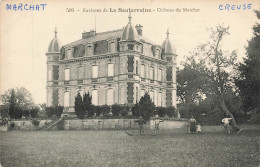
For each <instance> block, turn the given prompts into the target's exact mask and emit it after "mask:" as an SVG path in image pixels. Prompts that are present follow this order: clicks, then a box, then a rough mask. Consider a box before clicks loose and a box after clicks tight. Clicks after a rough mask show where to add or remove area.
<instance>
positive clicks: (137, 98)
mask: <svg viewBox="0 0 260 167" xmlns="http://www.w3.org/2000/svg"><path fill="white" fill-rule="evenodd" d="M135 90H136V91H135V94H136V99H135V101H136V102H138V100H139V97H138V96H139V95H138V93H139V92H138V87H136V89H135Z"/></svg>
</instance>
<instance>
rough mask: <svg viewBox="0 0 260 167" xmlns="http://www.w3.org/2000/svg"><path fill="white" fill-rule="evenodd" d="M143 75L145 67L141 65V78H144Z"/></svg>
mask: <svg viewBox="0 0 260 167" xmlns="http://www.w3.org/2000/svg"><path fill="white" fill-rule="evenodd" d="M144 73H145V66H144V65H143V64H142V65H141V77H142V78H144Z"/></svg>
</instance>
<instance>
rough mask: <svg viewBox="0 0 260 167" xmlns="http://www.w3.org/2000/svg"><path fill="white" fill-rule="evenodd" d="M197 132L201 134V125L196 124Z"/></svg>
mask: <svg viewBox="0 0 260 167" xmlns="http://www.w3.org/2000/svg"><path fill="white" fill-rule="evenodd" d="M197 132H198V133H201V125H200V124H199V123H198V124H197Z"/></svg>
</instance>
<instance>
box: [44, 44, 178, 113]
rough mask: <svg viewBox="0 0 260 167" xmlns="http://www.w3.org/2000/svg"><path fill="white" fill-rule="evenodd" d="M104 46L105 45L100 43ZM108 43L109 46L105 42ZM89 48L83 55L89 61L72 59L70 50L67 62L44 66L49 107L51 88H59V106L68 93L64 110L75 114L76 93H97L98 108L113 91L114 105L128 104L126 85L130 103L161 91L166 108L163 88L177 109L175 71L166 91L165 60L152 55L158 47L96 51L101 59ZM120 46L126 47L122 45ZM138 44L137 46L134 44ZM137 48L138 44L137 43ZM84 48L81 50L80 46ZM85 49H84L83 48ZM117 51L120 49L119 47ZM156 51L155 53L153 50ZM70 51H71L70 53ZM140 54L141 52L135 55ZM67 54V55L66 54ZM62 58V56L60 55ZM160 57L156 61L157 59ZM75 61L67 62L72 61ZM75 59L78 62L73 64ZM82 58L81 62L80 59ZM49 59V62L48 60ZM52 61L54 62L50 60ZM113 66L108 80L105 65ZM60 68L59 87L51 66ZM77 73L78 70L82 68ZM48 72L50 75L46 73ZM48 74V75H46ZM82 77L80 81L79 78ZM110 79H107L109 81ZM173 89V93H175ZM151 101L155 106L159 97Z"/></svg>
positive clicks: (145, 45)
mask: <svg viewBox="0 0 260 167" xmlns="http://www.w3.org/2000/svg"><path fill="white" fill-rule="evenodd" d="M103 44H104V43H103ZM108 44H110V43H108ZM87 45H89V46H91V47H87V49H92V50H90V51H89V52H88V51H87V50H86V51H85V52H84V55H85V57H88V58H90V59H88V60H83V58H85V57H77V58H74V55H73V49H70V51H69V49H68V48H67V49H66V50H68V55H66V56H65V57H67V59H66V60H62V61H56V62H54V63H53V62H51V63H50V62H49V61H48V67H47V73H48V74H47V75H48V79H47V105H48V106H51V105H52V103H53V98H52V96H53V89H58V102H59V105H61V106H64V92H65V91H69V94H70V97H69V106H70V107H69V109H67V111H74V110H73V106H74V100H75V97H76V95H77V93H78V91H81V92H86V93H87V92H89V93H90V94H91V93H92V90H94V89H97V90H98V105H104V104H107V98H108V97H107V90H108V89H113V98H114V103H117V104H127V103H128V84H127V83H133V104H135V103H136V101H137V102H138V101H139V100H140V98H141V90H145V92H149V91H151V92H155V93H154V94H155V96H157V95H158V93H159V92H161V95H162V102H161V104H162V106H164V107H165V106H166V105H167V103H166V88H167V89H171V90H170V91H171V93H172V99H171V105H174V106H176V68H175V66H174V65H173V64H172V65H171V67H172V68H173V70H172V83H173V84H172V85H173V86H174V87H175V88H168V87H167V84H166V73H167V72H166V62H165V61H164V60H160V56H159V55H155V53H160V52H161V50H160V48H159V47H158V46H156V47H154V46H153V45H151V44H148V43H143V44H142V45H143V46H142V49H141V47H139V50H134V51H128V50H127V48H124V49H125V51H123V52H114V53H113V54H111V53H110V52H111V49H110V48H108V49H105V50H107V51H108V53H107V54H103V51H102V50H100V48H99V51H98V52H102V55H101V56H98V55H95V52H94V51H93V47H94V45H93V44H87ZM122 45H125V47H127V45H126V44H125V43H123V44H122ZM136 45H137V44H136ZM138 46H140V44H138ZM81 48H84V47H81ZM85 48H86V47H85ZM119 48H120V47H119ZM156 49H157V50H156ZM71 50H72V51H71ZM138 51H141V52H138ZM69 54H70V55H69ZM55 55H56V54H55ZM47 56H48V57H50V56H51V54H50V53H48V54H47ZM60 57H61V56H60ZM129 57H133V64H132V65H133V71H132V72H129V68H128V67H129V62H128V61H129ZM158 58H159V59H158ZM74 59H75V61H70V60H74ZM76 59H77V60H78V61H76ZM81 59H82V60H81ZM48 60H49V59H48ZM50 60H53V59H50ZM109 63H112V64H114V76H113V77H108V64H109ZM53 64H54V65H59V67H58V69H59V70H58V74H59V77H58V81H59V82H58V84H57V85H55V84H54V82H53V74H51V73H52V72H53V71H52V69H53V66H52V65H53ZM142 64H143V65H145V71H144V77H140V75H141V65H142ZM93 65H97V66H98V71H99V73H98V78H97V79H94V80H93V77H92V66H93ZM82 68H83V70H82V71H80V69H82ZM151 68H153V69H154V72H153V77H152V78H150V73H151ZM65 69H70V72H69V74H70V78H69V80H68V81H65ZM159 69H162V73H161V76H162V79H161V81H160V80H159V78H158V71H159ZM49 71H51V72H49ZM49 75H51V76H49ZM80 76H83V78H80ZM109 79H110V80H109ZM174 89H175V90H174ZM153 101H155V102H156V103H158V97H156V99H155V98H154V99H153Z"/></svg>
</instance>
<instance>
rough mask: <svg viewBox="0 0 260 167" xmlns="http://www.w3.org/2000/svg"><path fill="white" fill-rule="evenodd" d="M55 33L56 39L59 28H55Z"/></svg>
mask: <svg viewBox="0 0 260 167" xmlns="http://www.w3.org/2000/svg"><path fill="white" fill-rule="evenodd" d="M54 33H55V37H57V27H55V31H54Z"/></svg>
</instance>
